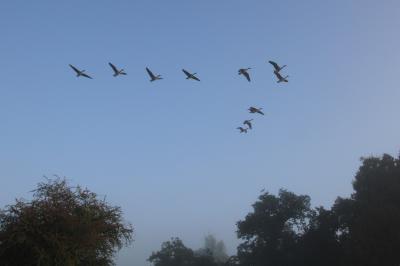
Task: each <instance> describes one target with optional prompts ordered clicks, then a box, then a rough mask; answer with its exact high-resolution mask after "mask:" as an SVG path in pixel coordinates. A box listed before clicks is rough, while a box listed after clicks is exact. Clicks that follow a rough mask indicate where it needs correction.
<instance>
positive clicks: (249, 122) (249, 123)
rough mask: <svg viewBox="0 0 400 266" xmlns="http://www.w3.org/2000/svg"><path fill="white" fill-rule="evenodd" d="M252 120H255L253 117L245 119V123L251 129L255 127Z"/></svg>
mask: <svg viewBox="0 0 400 266" xmlns="http://www.w3.org/2000/svg"><path fill="white" fill-rule="evenodd" d="M251 121H253V119H248V120H244V122H243V125H246V126H248V127H249V129H253V127H252V124H251Z"/></svg>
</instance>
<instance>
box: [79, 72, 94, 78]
mask: <svg viewBox="0 0 400 266" xmlns="http://www.w3.org/2000/svg"><path fill="white" fill-rule="evenodd" d="M81 76H83V77H85V78H88V79H92V77H91V76H89V75H88V74H85V73H81Z"/></svg>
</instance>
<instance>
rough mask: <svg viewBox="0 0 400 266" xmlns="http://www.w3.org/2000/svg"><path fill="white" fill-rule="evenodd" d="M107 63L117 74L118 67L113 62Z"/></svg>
mask: <svg viewBox="0 0 400 266" xmlns="http://www.w3.org/2000/svg"><path fill="white" fill-rule="evenodd" d="M108 64H109V65H110V67H111V68H112V70H113V71H114V73H115V74H117V73H118V68H117V67H116V66H114V65H113V64H111V63H108Z"/></svg>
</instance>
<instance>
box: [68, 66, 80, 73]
mask: <svg viewBox="0 0 400 266" xmlns="http://www.w3.org/2000/svg"><path fill="white" fill-rule="evenodd" d="M69 66H70V67H71V68H72V69H73V70H74V71H75V72H76V74H80V73H81V71H80V70H79V69H77V68H76V67H74V66H73V65H71V64H69Z"/></svg>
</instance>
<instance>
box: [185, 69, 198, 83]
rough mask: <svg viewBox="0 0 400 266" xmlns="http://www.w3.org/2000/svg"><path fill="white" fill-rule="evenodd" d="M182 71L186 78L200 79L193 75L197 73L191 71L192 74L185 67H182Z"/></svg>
mask: <svg viewBox="0 0 400 266" xmlns="http://www.w3.org/2000/svg"><path fill="white" fill-rule="evenodd" d="M182 71H183V73H185V75H186V79H194V80H197V81H200V79H199V78H198V77H196V76H195V75H196V74H197V73H193V74H192V73H190V72H189V71H187V70H185V69H182Z"/></svg>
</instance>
